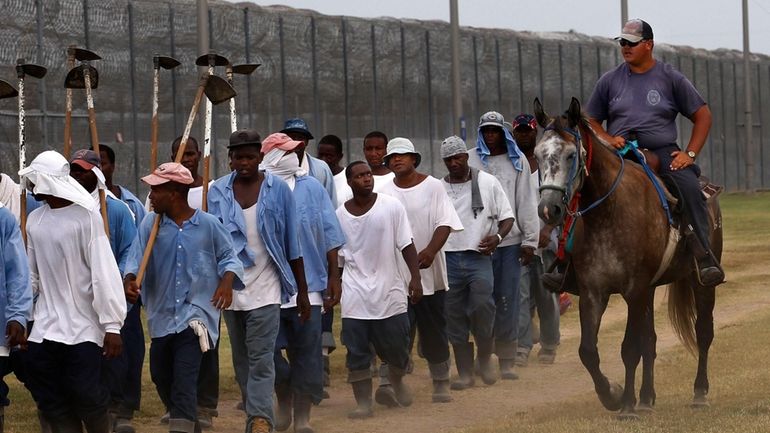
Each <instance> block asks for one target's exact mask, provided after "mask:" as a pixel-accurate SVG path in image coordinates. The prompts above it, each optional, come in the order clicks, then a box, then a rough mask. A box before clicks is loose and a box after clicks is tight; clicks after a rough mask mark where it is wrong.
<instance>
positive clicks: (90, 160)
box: [70, 149, 107, 189]
mask: <svg viewBox="0 0 770 433" xmlns="http://www.w3.org/2000/svg"><path fill="white" fill-rule="evenodd" d="M72 164H75V165H77V166H79V167H80V168H82V169H83V170H90V171H93V172H94V174H95V175H96V180H97V184H96V186H97V187H98V188H99V189H107V180H106V179H105V177H104V173H102V169H101V167H102V158H101V157H100V156H99V154H97V153H96V152H95V151H93V150H88V149H80V150H78V151H76V152H75V153H74V154H73V155H72V159H70V165H72Z"/></svg>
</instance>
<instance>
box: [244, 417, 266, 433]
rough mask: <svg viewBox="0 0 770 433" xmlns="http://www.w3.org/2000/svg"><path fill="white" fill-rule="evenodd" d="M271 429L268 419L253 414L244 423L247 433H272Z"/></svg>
mask: <svg viewBox="0 0 770 433" xmlns="http://www.w3.org/2000/svg"><path fill="white" fill-rule="evenodd" d="M272 431H273V429H272V428H270V421H268V420H266V419H265V418H260V417H258V416H255V417H254V418H252V419H251V420H249V422H248V423H247V424H246V432H247V433H272Z"/></svg>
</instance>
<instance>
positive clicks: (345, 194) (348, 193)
mask: <svg viewBox="0 0 770 433" xmlns="http://www.w3.org/2000/svg"><path fill="white" fill-rule="evenodd" d="M341 174H342V178H343V179H344V181H345V188H337V207H340V206H342V205H343V204H345V202H346V201H348V200H350V199H351V198H353V190H352V189H350V185H348V180H347V178H345V172H344V171H343V172H342V173H341ZM395 177H396V175H395V174H393V172H392V171H391V172H388V173H386V174H375V175H374V176H372V179H373V180H374V188H373V190H374V192H380V189H382V187H383V185H387V184H388V183H390V181H392V180H393V178H395ZM334 180H335V182H336V181H337V176H334Z"/></svg>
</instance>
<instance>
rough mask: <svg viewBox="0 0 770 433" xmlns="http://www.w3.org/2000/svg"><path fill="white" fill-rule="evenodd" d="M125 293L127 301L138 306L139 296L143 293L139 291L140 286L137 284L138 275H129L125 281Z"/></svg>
mask: <svg viewBox="0 0 770 433" xmlns="http://www.w3.org/2000/svg"><path fill="white" fill-rule="evenodd" d="M123 292H125V294H126V300H127V301H128V302H129V303H131V304H136V301H138V300H139V296H140V295H141V294H142V291H141V290H140V289H139V284H137V282H136V275H134V274H128V275H126V278H125V279H124V280H123Z"/></svg>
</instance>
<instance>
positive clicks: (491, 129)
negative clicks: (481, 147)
mask: <svg viewBox="0 0 770 433" xmlns="http://www.w3.org/2000/svg"><path fill="white" fill-rule="evenodd" d="M481 135H482V137H483V138H484V144H486V145H487V146H492V147H494V146H502V144H503V141H504V140H505V135H503V129H502V128H501V127H499V126H493V125H487V126H484V127H482V128H481Z"/></svg>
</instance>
